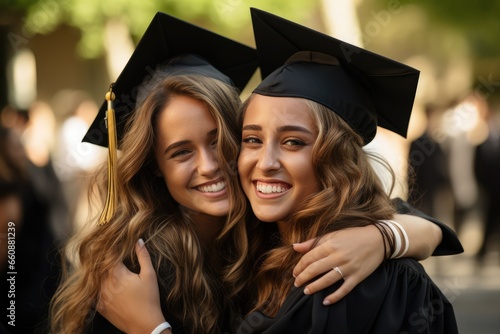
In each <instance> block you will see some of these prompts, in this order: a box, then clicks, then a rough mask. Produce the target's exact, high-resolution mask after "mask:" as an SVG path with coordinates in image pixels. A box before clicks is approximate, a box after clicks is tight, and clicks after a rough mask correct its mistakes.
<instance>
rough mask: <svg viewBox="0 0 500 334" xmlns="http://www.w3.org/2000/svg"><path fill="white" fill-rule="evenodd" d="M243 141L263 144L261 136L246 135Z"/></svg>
mask: <svg viewBox="0 0 500 334" xmlns="http://www.w3.org/2000/svg"><path fill="white" fill-rule="evenodd" d="M242 141H243V143H245V144H261V143H262V142H261V141H260V139H259V138H256V137H246V138H243V140H242Z"/></svg>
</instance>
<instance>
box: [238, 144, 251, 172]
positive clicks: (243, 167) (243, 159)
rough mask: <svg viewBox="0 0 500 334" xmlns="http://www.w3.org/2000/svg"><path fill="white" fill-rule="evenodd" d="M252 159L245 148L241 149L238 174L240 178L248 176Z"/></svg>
mask: <svg viewBox="0 0 500 334" xmlns="http://www.w3.org/2000/svg"><path fill="white" fill-rule="evenodd" d="M249 166H250V161H249V155H248V154H247V153H245V151H244V150H242V151H241V153H240V156H239V157H238V174H239V176H240V178H244V177H245V176H247V174H248V171H249V169H250V167H249Z"/></svg>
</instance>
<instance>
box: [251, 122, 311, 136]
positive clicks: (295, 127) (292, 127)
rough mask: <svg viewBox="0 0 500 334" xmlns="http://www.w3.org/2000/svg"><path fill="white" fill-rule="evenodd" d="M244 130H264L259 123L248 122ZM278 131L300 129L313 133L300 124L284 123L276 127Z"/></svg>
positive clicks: (299, 130)
mask: <svg viewBox="0 0 500 334" xmlns="http://www.w3.org/2000/svg"><path fill="white" fill-rule="evenodd" d="M242 130H254V131H262V127H261V126H260V125H257V124H248V125H245V126H244V127H243V129H242ZM276 130H277V131H278V132H287V131H298V132H304V133H307V134H311V135H312V134H313V133H312V132H311V131H309V130H308V129H307V128H305V127H303V126H299V125H283V126H280V127H278V128H277V129H276Z"/></svg>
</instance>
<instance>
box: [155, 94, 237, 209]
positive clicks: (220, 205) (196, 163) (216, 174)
mask: <svg viewBox="0 0 500 334" xmlns="http://www.w3.org/2000/svg"><path fill="white" fill-rule="evenodd" d="M156 133H157V138H156V143H155V156H156V161H157V164H158V169H159V173H160V174H161V175H162V176H163V178H164V180H165V184H166V185H167V188H168V191H169V192H170V194H171V195H172V197H173V198H174V199H175V201H177V203H179V204H180V205H181V206H183V207H185V208H188V209H190V210H193V211H195V212H197V213H201V214H206V215H209V216H217V217H220V216H225V215H227V214H228V212H229V200H228V196H227V190H226V183H225V181H224V179H223V178H222V176H221V175H222V173H221V170H220V168H219V164H218V162H217V155H216V148H217V125H216V123H215V121H214V119H213V117H212V115H211V114H210V112H209V110H208V109H207V108H206V106H205V105H204V104H203V103H202V102H200V101H197V100H195V99H193V98H190V97H185V96H176V97H174V98H172V100H171V101H170V103H168V105H167V106H166V107H165V108H164V109H163V110H162V111H161V113H160V115H159V116H158V120H157V122H156Z"/></svg>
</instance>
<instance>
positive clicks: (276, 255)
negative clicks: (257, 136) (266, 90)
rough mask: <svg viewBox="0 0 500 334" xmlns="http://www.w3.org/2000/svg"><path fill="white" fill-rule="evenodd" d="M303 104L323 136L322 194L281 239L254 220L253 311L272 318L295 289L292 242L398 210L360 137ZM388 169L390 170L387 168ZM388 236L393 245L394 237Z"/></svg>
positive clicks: (319, 155) (317, 161) (319, 152)
mask: <svg viewBox="0 0 500 334" xmlns="http://www.w3.org/2000/svg"><path fill="white" fill-rule="evenodd" d="M250 99H251V98H250ZM304 101H305V103H306V104H307V108H308V110H309V112H310V113H311V116H312V117H313V119H314V121H315V125H316V130H317V133H318V136H317V138H316V141H315V143H314V146H313V151H312V164H313V166H314V173H315V177H316V180H317V181H318V183H319V187H320V190H319V192H317V193H316V194H314V195H313V196H311V197H310V198H309V199H307V200H306V201H304V202H303V203H302V204H301V205H300V206H299V207H298V208H297V210H296V211H295V212H293V213H292V214H291V215H290V216H289V217H288V218H287V224H288V226H289V228H288V229H287V231H288V233H286V235H279V233H278V231H277V229H276V226H275V224H266V223H262V222H259V221H257V219H253V220H252V222H249V224H250V225H249V229H250V231H249V233H248V234H249V238H250V244H251V250H250V253H251V254H250V258H252V259H257V263H258V265H257V269H256V270H255V275H254V277H253V280H252V281H249V283H250V284H251V285H253V286H255V293H256V295H257V298H256V299H257V301H256V304H254V305H253V309H251V311H254V310H259V311H262V312H264V313H265V314H267V315H269V316H274V315H275V314H276V312H277V311H278V309H279V307H280V306H281V305H282V304H283V302H284V300H285V298H286V296H287V294H288V293H289V291H290V289H291V288H292V286H293V278H292V274H291V273H292V270H293V267H294V266H295V265H296V264H297V262H298V260H299V259H300V255H299V254H298V253H297V252H295V251H294V250H293V248H292V247H291V245H292V244H293V243H296V242H303V241H306V240H308V239H311V238H316V237H320V236H322V235H325V234H326V233H329V232H332V231H336V230H341V229H345V228H349V227H356V226H367V225H372V224H374V223H375V222H376V221H377V220H380V219H389V218H390V217H391V216H392V214H393V213H394V212H395V211H394V208H393V206H392V204H391V201H390V198H389V195H388V194H387V193H386V192H385V190H384V187H383V186H382V184H381V182H380V179H379V178H378V176H377V175H376V173H375V171H374V170H373V168H372V166H371V165H370V158H369V154H368V153H366V152H365V151H364V150H363V140H362V138H361V136H359V135H358V134H357V133H356V132H354V131H353V130H352V128H351V127H350V126H349V125H348V124H347V123H346V122H345V121H344V120H342V119H341V118H340V117H339V116H338V115H337V114H336V113H334V112H332V111H331V110H330V109H328V108H326V107H324V106H323V105H321V104H319V103H316V102H313V101H309V100H304ZM249 103H250V100H247V101H246V102H245V103H244V105H243V106H242V111H243V112H242V113H240V125H241V124H242V121H243V116H244V111H245V110H246V107H247V106H248V104H249ZM386 167H387V168H390V167H389V166H388V164H387V165H386ZM380 231H381V233H382V234H383V235H384V233H386V231H385V230H383V229H380ZM273 232H274V237H272V236H273V234H272V233H273ZM270 236H271V237H270ZM384 238H386V240H387V241H388V242H389V244H390V243H391V240H390V236H389V235H387V234H386V235H384Z"/></svg>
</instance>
